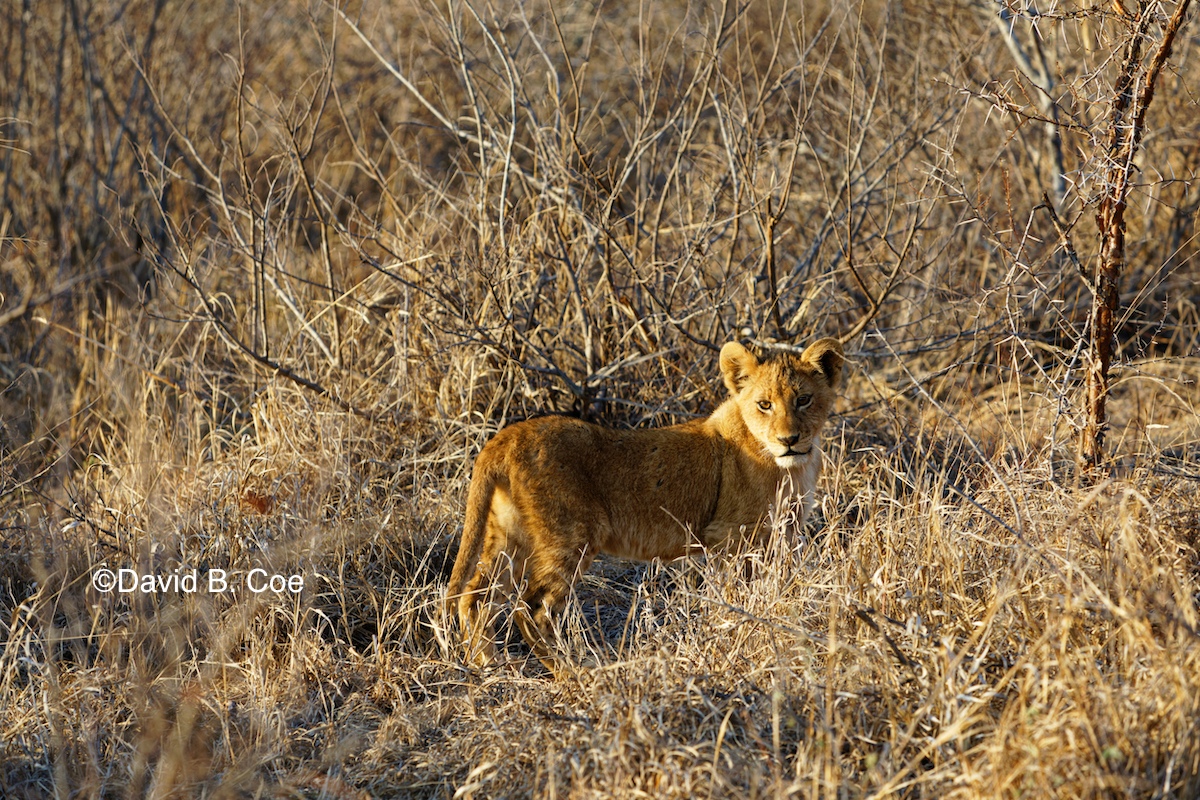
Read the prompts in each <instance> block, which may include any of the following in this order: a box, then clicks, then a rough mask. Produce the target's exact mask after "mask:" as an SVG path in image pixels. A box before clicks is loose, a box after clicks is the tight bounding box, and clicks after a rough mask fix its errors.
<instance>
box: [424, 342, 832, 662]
mask: <svg viewBox="0 0 1200 800" xmlns="http://www.w3.org/2000/svg"><path fill="white" fill-rule="evenodd" d="M842 362H843V355H842V346H841V344H840V343H839V342H838V341H837V340H836V339H821V340H819V341H817V342H814V343H813V344H811V345H809V347H808V348H807V349H806V350H805V351H804V352H803V353H802V354H800V355H797V354H796V353H794V352H789V351H773V352H771V353H769V354H768V355H766V356H764V357H763V358H761V359H760V358H758V357H757V356H755V355H754V354H753V353H751V352H750V351H749V350H747V349H746V348H745V347H743V346H742V345H740V344H738V343H736V342H730V343H729V344H726V345H725V346H724V347H722V348H721V374H722V376H723V377H724V379H725V385H726V386H727V387H728V388H729V392H730V394H731V397H730V398H729V399H728V400H726V401H725V402H724V403H722V404H721V405H720V406H719V407H718V408H717V409H716V411H714V412H713V414H712V416H710V417H708V418H707V419H704V420H696V421H693V422H685V423H683V424H682V425H672V426H670V427H668V428H658V429H653V430H612V429H608V428H602V427H600V426H598V425H593V424H590V423H586V422H581V421H579V420H576V419H570V418H567V417H541V418H538V419H531V420H527V421H525V422H519V423H516V424H514V425H510V426H509V427H507V428H504V429H503V430H501V431H500V432H499V433H498V434H496V436H495V438H493V439H492V440H491V441H490V442H488V444H487V446H485V447H484V448H483V451H482V452H481V453H480V454H479V457H478V458H476V459H475V473H474V475H473V477H472V478H471V488H470V490H469V491H468V493H467V513H466V521H465V524H464V526H463V537H462V544H461V545H460V547H459V550H458V558H457V559H456V560H455V562H454V571H453V573H452V575H451V576H450V585H449V590H448V594H447V601H448V603H449V605H450V607H451V608H453V607H454V605H455V604H457V606H458V618H459V621H460V624H461V626H462V635H463V640H464V643H465V644H466V646H467V650H468V655H469V656H470V657H471V658H472V660H474V661H476V662H477V663H479V664H485V663H487V662H489V661H491V660H492V659H493V658H494V656H495V644H494V641H493V639H494V632H493V630H492V620H493V618H494V616H495V610H494V608H493V599H494V597H495V592H496V590H497V586H496V585H495V584H496V583H499V584H500V585H501V587H502V588H503V590H504V592H505V593H509V594H511V593H513V592H514V591H515V590H516V589H518V588H519V589H520V592H521V600H522V601H523V602H522V603H520V604H518V609H517V612H516V620H517V624H518V625H519V627H520V628H521V632H522V634H524V636H525V638H526V640H528V642H529V644H530V646H531V647H532V648H533V651H534V653H535V654H536V655H537V656H538V658H539V659H541V660H542V662H543V663H544V664H546V665H547V666H548V667H550V668H551V669H553V668H554V660H553V657H552V656H551V653H550V650H549V646H548V641H549V637H550V636H552V628H551V622H552V617H553V614H554V613H555V612H557V611H558V610H559V609H560V607H561V606H562V604H563V602H564V600H565V598H566V597H567V594H568V592H569V590H570V587H571V584H572V582H573V581H574V580H575V578H576V577H577V576H578V575H580V574H582V573H583V572H584V571H585V570H586V569H587V568H588V566H589V565H590V564H591V563H592V559H594V558H595V557H596V554H597V553H601V552H604V553H610V554H612V555H616V556H620V557H622V558H636V559H643V560H649V559H653V558H663V559H674V558H679V557H680V556H683V555H685V554H687V553H688V552H689V551H692V550H694V549H698V548H701V547H707V548H711V547H722V546H728V545H730V544H734V543H736V542H738V541H740V540H743V539H753V538H754V537H756V536H757V535H758V534H759V533H760V532H761V528H762V526H763V521H764V518H765V517H766V515H767V511H768V509H769V507H770V505H771V504H772V503H773V502H775V500H776V499H777V495H778V490H779V488H780V483H781V481H783V479H784V478H785V477H790V482H789V483H788V485H787V487H786V488H788V489H790V491H792V492H794V493H797V494H801V495H803V499H802V501H801V504H800V505H801V508H800V524H801V525H802V524H803V523H804V520H805V518H806V516H807V514H808V510H809V507H810V506H811V505H812V497H813V492H814V490H815V489H816V484H817V477H818V476H819V475H820V474H821V450H820V446H819V445H820V442H819V438H818V434H819V432H820V430H821V427H822V426H823V425H824V424H825V420H826V418H827V417H828V416H829V410H830V406H832V404H833V400H834V389H836V388H837V385H838V383H839V381H840V380H841V375H842ZM481 602H486V606H485V610H481V609H480V604H481Z"/></svg>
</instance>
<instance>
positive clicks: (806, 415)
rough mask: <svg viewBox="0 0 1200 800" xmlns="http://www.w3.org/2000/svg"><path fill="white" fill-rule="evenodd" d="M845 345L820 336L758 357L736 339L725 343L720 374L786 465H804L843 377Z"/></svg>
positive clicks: (769, 448)
mask: <svg viewBox="0 0 1200 800" xmlns="http://www.w3.org/2000/svg"><path fill="white" fill-rule="evenodd" d="M843 360H844V357H843V355H842V345H841V343H840V342H839V341H838V340H837V339H820V340H818V341H816V342H813V343H812V344H811V345H809V346H808V348H807V349H806V350H805V351H804V352H803V353H801V354H799V355H797V354H796V353H794V352H788V351H782V350H776V351H772V352H770V353H768V354H767V355H765V356H763V358H762V359H759V358H758V357H757V356H755V355H754V353H752V352H750V351H749V350H747V349H746V348H745V347H743V346H742V345H740V344H738V343H737V342H730V343H729V344H727V345H725V346H724V347H722V348H721V374H722V375H723V376H724V378H725V385H726V386H728V387H729V391H730V392H731V393H732V394H733V398H734V401H735V402H736V403H737V404H738V406H739V407H740V408H741V411H742V418H743V419H744V420H745V422H746V427H748V428H749V429H750V432H751V433H752V434H753V435H754V438H756V439H758V441H759V442H760V443H761V444H762V446H763V447H764V448H765V449H766V451H767V453H769V454H770V456H771V457H773V458H774V460H775V464H776V465H778V466H779V467H781V468H782V469H797V468H799V467H802V466H804V464H805V463H806V461H807V459H806V457H807V456H808V455H809V454H810V453H811V452H812V450H813V447H814V446H815V444H816V442H815V441H814V439H815V438H816V435H817V433H818V432H819V431H820V430H821V427H822V426H823V425H824V424H825V420H826V418H827V417H828V416H829V409H830V408H831V407H832V405H833V399H834V389H836V388H837V385H838V383H839V382H840V381H841V378H842V362H843Z"/></svg>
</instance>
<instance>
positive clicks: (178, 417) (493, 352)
mask: <svg viewBox="0 0 1200 800" xmlns="http://www.w3.org/2000/svg"><path fill="white" fill-rule="evenodd" d="M1125 5H1126V6H1127V7H1132V6H1133V4H1131V3H1129V2H1126V4H1125ZM1150 5H1151V6H1153V8H1151V10H1152V11H1154V10H1156V9H1157V6H1158V5H1159V4H1150ZM973 9H974V7H972V6H968V5H965V4H945V3H941V4H923V3H886V2H882V1H879V2H877V1H876V0H867V2H864V3H860V4H853V5H846V4H841V3H832V4H821V3H799V2H796V3H780V2H771V3H754V4H750V5H749V6H747V7H746V8H744V9H743V8H741V7H740V6H738V5H737V4H734V3H729V4H726V5H725V6H724V7H723V8H722V7H717V6H704V5H701V4H690V5H689V4H684V3H682V2H678V3H676V2H661V3H643V4H639V3H634V2H627V1H626V0H612V1H611V2H606V3H603V4H598V5H597V4H590V3H575V4H566V3H556V4H554V5H553V7H551V6H549V5H547V4H546V3H545V2H543V1H542V0H530V2H527V3H524V4H498V5H496V6H495V7H493V6H492V5H489V4H488V3H486V2H476V3H473V4H468V3H466V2H451V3H449V4H443V6H442V7H440V8H439V10H428V8H427V7H426V5H425V4H421V3H416V2H408V0H388V1H387V2H368V3H365V4H362V5H358V4H352V5H350V6H349V7H347V8H346V9H345V15H344V16H343V15H341V14H339V13H338V12H336V11H335V10H334V9H332V8H330V7H329V6H325V5H320V4H311V5H309V6H303V5H295V4H292V5H278V4H272V3H259V2H245V3H239V4H236V5H234V6H228V7H227V6H223V5H219V4H209V5H207V6H205V5H201V6H196V5H186V4H179V3H175V2H171V1H170V0H167V1H166V2H161V3H151V2H148V1H147V2H142V1H140V0H138V1H135V2H132V3H113V2H106V1H105V0H100V2H95V3H79V2H74V1H73V0H72V1H71V2H65V3H62V4H40V5H38V4H35V8H34V9H33V11H32V13H26V7H25V6H24V5H22V4H19V3H17V2H15V0H14V2H11V3H9V4H8V6H7V8H6V9H5V10H4V12H3V13H4V16H5V24H4V25H3V26H0V45H2V46H3V53H4V55H3V58H4V59H5V61H4V64H3V68H0V104H3V105H2V107H0V164H2V165H3V166H2V169H0V173H2V174H0V192H2V193H3V197H2V202H3V208H2V210H0V239H2V241H0V320H3V323H2V324H0V385H2V386H3V390H2V394H0V621H2V623H3V624H2V625H0V795H3V796H5V797H43V796H51V795H53V796H57V797H63V798H65V797H70V796H80V797H154V798H165V797H174V796H202V797H214V798H215V797H264V796H271V797H336V798H358V797H367V796H405V797H425V796H428V797H448V798H449V797H456V798H460V797H501V796H507V797H524V796H538V797H560V796H561V797H568V796H569V797H592V796H594V797H634V796H643V797H645V796H649V797H689V798H690V797H763V796H766V797H783V796H791V795H796V796H801V797H808V798H834V797H885V796H888V797H890V796H897V797H912V798H916V797H930V798H934V797H936V798H946V797H954V798H992V797H1030V796H1032V797H1063V798H1079V797H1146V798H1164V800H1165V798H1191V797H1197V796H1200V723H1197V720H1200V619H1198V616H1197V601H1198V599H1200V595H1198V582H1200V502H1198V501H1197V499H1196V496H1197V482H1198V481H1200V423H1198V422H1197V418H1196V413H1195V410H1196V404H1197V400H1198V399H1200V398H1198V396H1197V394H1198V393H1197V388H1196V379H1197V377H1200V360H1198V359H1197V357H1196V354H1197V346H1198V344H1200V343H1198V335H1200V317H1198V313H1197V308H1198V307H1200V295H1198V294H1197V293H1196V290H1195V288H1194V287H1195V285H1196V281H1197V279H1198V277H1200V264H1198V263H1197V246H1196V240H1195V220H1196V209H1197V206H1198V204H1200V190H1198V189H1197V180H1196V178H1197V176H1196V169H1197V164H1198V162H1200V144H1198V142H1200V138H1198V136H1197V133H1198V131H1197V127H1196V126H1197V122H1196V120H1198V119H1200V115H1198V114H1197V113H1196V111H1197V109H1196V98H1195V94H1194V91H1193V90H1192V89H1191V88H1190V87H1194V86H1196V85H1197V64H1196V55H1197V54H1196V52H1195V51H1196V46H1195V45H1196V39H1195V24H1196V20H1195V19H1192V20H1191V21H1190V24H1191V26H1192V28H1191V30H1190V31H1188V30H1187V29H1185V33H1189V34H1190V36H1191V37H1192V38H1190V39H1186V40H1184V41H1183V42H1182V43H1177V47H1176V51H1175V54H1174V57H1173V59H1172V69H1171V70H1169V71H1168V72H1167V73H1164V77H1163V79H1162V80H1163V83H1162V85H1160V87H1159V92H1158V95H1157V97H1156V99H1155V103H1154V105H1153V107H1152V108H1151V111H1150V114H1149V115H1148V117H1147V126H1148V127H1147V130H1148V133H1147V136H1146V138H1145V141H1144V146H1143V152H1142V156H1141V157H1140V159H1139V162H1138V163H1139V165H1140V167H1141V178H1140V180H1141V183H1140V184H1139V186H1138V191H1137V192H1136V193H1135V198H1136V199H1135V200H1134V202H1133V204H1132V205H1131V208H1130V211H1129V214H1128V218H1127V219H1128V231H1127V235H1128V252H1129V255H1130V261H1129V267H1128V271H1127V274H1126V275H1125V280H1126V283H1125V285H1123V287H1122V303H1123V306H1122V307H1123V309H1124V313H1125V316H1124V318H1123V320H1122V321H1121V324H1120V326H1119V329H1118V344H1119V350H1118V361H1117V369H1116V371H1115V372H1114V389H1113V394H1112V399H1111V402H1110V413H1111V414H1112V419H1111V427H1110V432H1109V435H1108V446H1109V450H1110V453H1111V456H1112V458H1111V463H1110V468H1109V469H1108V470H1107V471H1106V472H1105V473H1104V474H1099V475H1094V476H1081V475H1077V474H1076V472H1075V468H1074V463H1075V451H1074V447H1075V445H1074V434H1075V432H1076V431H1078V430H1079V429H1080V427H1081V425H1082V421H1083V420H1082V418H1081V414H1080V409H1081V407H1082V406H1081V403H1082V397H1081V392H1080V387H1081V383H1080V381H1081V379H1082V376H1083V374H1084V365H1083V363H1082V359H1083V358H1084V356H1085V353H1084V352H1083V351H1082V350H1081V348H1080V346H1079V345H1080V343H1081V341H1082V331H1083V330H1084V329H1085V323H1086V317H1087V313H1088V307H1089V303H1090V294H1089V290H1088V287H1087V284H1086V282H1085V281H1084V280H1083V279H1082V278H1081V277H1080V274H1079V272H1078V271H1077V270H1076V268H1075V267H1074V266H1073V265H1072V264H1071V262H1070V260H1069V258H1068V256H1067V250H1066V247H1065V245H1064V243H1063V242H1062V241H1060V238H1059V237H1058V235H1057V234H1056V233H1055V231H1054V227H1053V225H1052V223H1051V220H1050V219H1049V216H1048V215H1047V214H1046V213H1045V211H1044V210H1040V209H1039V208H1038V205H1039V204H1040V203H1042V202H1043V196H1044V195H1046V194H1048V193H1051V194H1052V193H1053V192H1054V191H1055V189H1054V181H1053V172H1054V169H1055V168H1054V163H1053V162H1054V157H1053V154H1052V152H1051V151H1052V148H1051V147H1050V145H1049V144H1048V142H1049V140H1048V138H1047V136H1046V133H1045V129H1044V126H1043V125H1041V123H1040V122H1039V121H1038V120H1037V119H1032V120H1031V119H1028V118H1027V116H1028V115H1033V116H1034V117H1036V116H1037V115H1038V114H1039V113H1040V109H1043V108H1044V104H1043V102H1042V101H1041V100H1040V99H1039V97H1038V89H1037V88H1036V86H1034V85H1033V83H1032V82H1031V81H1030V80H1029V79H1028V78H1025V77H1023V76H1022V75H1020V74H1018V73H1017V72H1015V71H1014V67H1013V61H1012V60H1011V56H1010V51H1009V50H1008V49H1007V48H1006V46H1005V43H1004V41H1003V40H1002V37H1001V35H1000V33H998V31H997V27H996V26H995V25H993V24H992V23H991V22H989V21H988V19H987V18H986V17H985V16H983V15H982V13H981V12H979V11H977V10H973ZM1055 11H1056V12H1057V11H1063V12H1070V11H1072V9H1070V8H1063V9H1058V8H1057V7H1056V8H1055ZM1167 13H1169V9H1167ZM351 23H353V26H352V25H351ZM1038 24H1039V28H1040V30H1041V33H1042V35H1043V37H1044V38H1043V43H1044V47H1045V48H1046V59H1047V60H1048V62H1049V63H1051V64H1052V65H1053V66H1054V71H1055V72H1056V76H1057V77H1056V80H1057V83H1056V84H1055V86H1056V90H1055V94H1054V97H1055V99H1056V100H1057V101H1058V102H1059V105H1058V107H1057V112H1056V113H1059V114H1060V115H1061V116H1060V120H1061V121H1063V122H1064V124H1066V125H1067V127H1065V128H1063V130H1062V136H1063V147H1062V153H1063V155H1062V158H1063V159H1064V163H1063V169H1064V170H1065V171H1066V174H1067V177H1068V180H1067V184H1066V189H1065V195H1064V196H1063V197H1062V198H1061V204H1060V205H1059V210H1058V214H1059V216H1060V218H1061V219H1063V220H1065V221H1066V222H1067V223H1068V224H1069V225H1070V226H1071V236H1072V242H1073V246H1074V247H1075V249H1076V250H1077V252H1078V254H1079V256H1080V258H1081V259H1083V262H1084V266H1085V267H1088V268H1091V266H1093V265H1094V263H1095V259H1096V253H1095V246H1094V242H1095V235H1096V231H1095V222H1094V219H1093V215H1094V203H1095V198H1096V193H1097V192H1098V191H1101V190H1102V188H1103V187H1098V186H1097V181H1098V180H1099V178H1098V176H1100V175H1102V174H1104V169H1103V168H1104V161H1103V154H1102V153H1101V152H1100V150H1099V149H1098V148H1099V143H1100V140H1099V137H1098V134H1097V133H1096V131H1097V130H1098V128H1097V125H1098V124H1099V122H1100V121H1102V120H1103V118H1104V110H1105V104H1106V103H1107V102H1108V99H1109V95H1107V94H1106V93H1105V92H1106V88H1105V87H1106V85H1107V84H1106V83H1105V80H1106V79H1108V78H1111V76H1112V75H1113V74H1114V72H1115V69H1116V65H1115V61H1116V58H1117V55H1118V54H1119V43H1120V38H1121V36H1122V35H1123V32H1124V31H1125V30H1126V28H1125V27H1123V26H1124V23H1123V22H1122V21H1121V20H1120V19H1119V18H1117V17H1116V16H1115V15H1112V14H1107V13H1104V14H1102V13H1100V12H1099V11H1098V10H1096V9H1093V10H1092V11H1091V12H1089V13H1082V12H1081V13H1079V14H1076V15H1071V14H1067V15H1066V16H1065V17H1063V18H1061V19H1060V18H1057V17H1054V18H1050V17H1047V18H1043V19H1042V20H1040V21H1039V23H1038ZM356 29H357V31H359V32H361V35H360V34H359V33H358V32H356ZM1013 30H1014V31H1015V35H1016V36H1017V37H1018V39H1019V41H1021V42H1023V43H1024V45H1025V47H1026V48H1027V49H1028V48H1031V47H1033V39H1031V38H1030V36H1029V34H1030V33H1031V29H1030V24H1029V21H1028V20H1021V19H1018V20H1017V22H1016V24H1015V26H1014V28H1013ZM1022 115H1026V116H1022ZM855 329H857V331H858V332H857V333H856V334H855V335H854V336H853V338H851V339H850V341H849V342H848V350H849V353H850V355H851V362H850V364H849V366H848V369H849V379H848V383H847V386H846V388H845V391H844V396H843V398H842V399H841V400H840V401H839V402H840V405H839V412H840V413H839V414H838V415H837V416H836V417H835V418H834V419H833V420H831V423H830V429H829V431H828V438H827V446H826V450H827V453H828V455H829V457H830V460H829V463H830V469H829V470H828V472H827V474H826V477H825V479H824V482H823V484H824V488H825V490H826V496H825V497H824V498H823V500H822V503H821V506H820V513H818V514H817V515H816V516H817V521H816V524H815V525H813V526H812V527H810V529H809V530H808V531H807V532H806V535H805V537H804V538H802V539H801V540H800V541H780V540H776V541H773V542H772V543H771V545H770V547H769V548H768V549H767V550H766V551H765V552H751V553H746V554H743V555H740V556H738V557H734V558H725V559H716V558H714V559H707V560H706V559H694V560H689V561H685V562H677V563H671V564H660V563H654V564H629V563H623V562H617V561H606V560H601V562H600V563H598V564H597V567H596V568H595V569H594V570H593V573H592V574H591V575H589V576H587V578H586V579H585V580H584V581H582V582H581V584H580V586H579V590H578V596H577V597H576V598H575V599H574V601H573V602H572V604H571V606H570V610H569V612H568V614H567V618H566V619H564V621H563V635H564V637H565V638H566V640H567V649H568V652H571V653H575V654H577V655H578V656H580V657H581V658H582V657H583V656H584V655H589V654H590V655H591V656H594V657H595V658H596V660H598V661H599V662H600V664H601V666H599V667H596V668H589V669H584V668H579V669H577V670H575V671H574V674H573V675H571V676H570V677H568V678H565V679H563V680H558V681H556V680H554V679H552V678H551V677H550V676H549V675H547V674H546V673H545V672H544V671H543V670H542V669H541V668H540V666H538V665H537V664H536V662H534V661H530V662H529V663H523V662H522V661H521V658H520V657H521V655H522V654H523V653H524V651H523V650H522V647H523V645H522V644H521V642H520V637H519V636H511V633H512V632H511V631H509V632H508V633H509V634H510V640H509V644H510V651H511V653H512V654H513V655H514V656H515V657H516V664H515V665H513V666H508V667H504V668H497V669H493V670H489V671H486V672H483V673H480V672H478V671H474V670H472V669H469V668H467V667H465V666H464V665H463V663H462V654H461V653H460V652H459V650H458V649H457V648H456V647H455V646H453V644H450V642H452V641H453V635H454V634H453V630H452V628H451V627H450V626H449V624H448V620H447V619H446V618H445V616H444V614H443V610H442V603H441V596H442V592H443V591H444V581H445V577H446V575H447V574H448V569H449V563H450V562H451V560H452V558H453V553H454V548H455V543H456V541H457V536H458V533H459V531H460V528H461V511H462V502H463V497H464V495H465V489H466V486H467V482H468V481H469V478H470V464H471V459H472V457H473V455H474V454H475V453H476V452H478V450H479V448H480V447H481V446H482V444H483V442H485V441H486V440H487V438H488V437H489V436H490V435H492V434H493V433H494V432H495V431H496V430H497V429H498V427H499V426H501V425H503V424H505V423H506V422H509V421H512V420H514V419H518V418H521V417H524V416H528V415H531V414H536V413H543V412H548V411H552V412H561V413H572V414H577V415H581V416H585V417H588V418H592V419H598V420H601V421H604V422H606V423H608V424H612V425H655V424H662V423H665V422H669V421H673V420H679V419H683V418H686V417H688V416H689V415H694V414H702V413H705V412H706V411H707V410H709V409H711V408H712V407H713V406H714V405H715V404H716V403H717V402H718V401H719V400H720V396H721V388H720V385H719V382H718V380H717V377H716V365H715V350H714V348H715V347H717V346H719V345H720V343H722V342H724V341H726V340H728V339H729V338H731V337H737V336H741V335H744V333H745V332H746V331H748V332H749V334H750V335H751V336H754V337H757V338H759V339H783V340H788V341H806V340H808V339H810V338H811V337H813V336H815V335H817V334H838V333H847V332H850V331H853V330H855ZM104 568H107V569H112V570H119V569H122V568H125V569H134V570H137V571H138V572H139V573H142V574H152V575H157V576H159V577H160V578H163V579H168V578H170V576H173V575H174V576H177V577H183V576H187V575H190V574H192V572H193V571H194V572H195V574H196V575H197V578H198V582H199V586H198V590H197V591H194V592H187V591H175V590H155V591H151V592H146V593H142V592H131V593H119V592H109V593H102V592H99V591H97V590H96V588H95V586H94V583H93V582H94V579H95V577H96V575H97V574H98V573H99V571H100V570H101V569H104ZM256 568H257V569H260V570H263V572H261V573H256V574H257V575H259V576H261V575H264V574H267V575H271V574H278V575H283V576H291V575H298V576H300V577H301V578H302V580H303V589H302V591H300V592H298V593H290V592H279V593H275V592H264V593H262V594H255V593H253V592H251V591H249V590H248V589H247V588H246V585H245V579H246V576H247V574H248V572H249V571H250V570H252V569H256ZM217 570H223V571H225V572H226V573H227V575H228V576H229V578H230V581H231V585H232V586H236V587H237V588H236V589H230V590H229V591H226V592H215V591H207V588H208V587H207V586H206V579H207V578H208V577H209V576H210V575H215V574H218V573H217V572H216V571H217Z"/></svg>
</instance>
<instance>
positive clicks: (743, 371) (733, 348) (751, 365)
mask: <svg viewBox="0 0 1200 800" xmlns="http://www.w3.org/2000/svg"><path fill="white" fill-rule="evenodd" d="M757 369H758V358H757V357H756V356H755V355H754V353H751V352H750V351H749V350H747V349H746V348H745V347H743V346H742V345H740V344H738V343H737V342H729V343H728V344H726V345H725V346H724V347H722V348H721V375H722V377H724V378H725V386H726V387H728V388H729V391H730V393H732V394H737V393H738V392H740V391H741V390H742V387H743V386H745V385H746V381H748V380H750V377H751V376H752V375H754V373H755V371H756V370H757Z"/></svg>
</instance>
